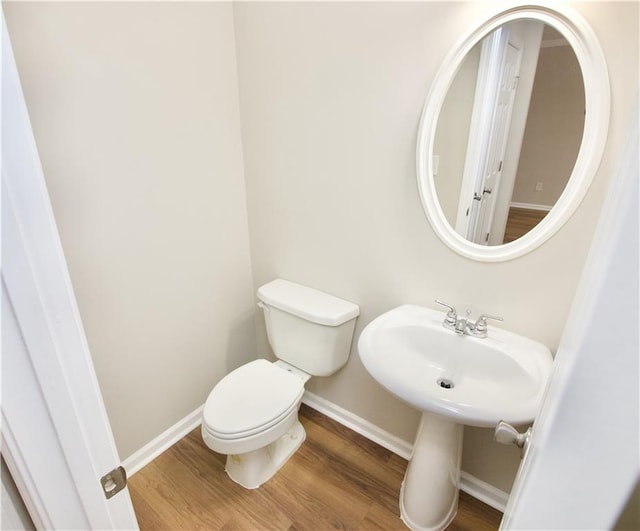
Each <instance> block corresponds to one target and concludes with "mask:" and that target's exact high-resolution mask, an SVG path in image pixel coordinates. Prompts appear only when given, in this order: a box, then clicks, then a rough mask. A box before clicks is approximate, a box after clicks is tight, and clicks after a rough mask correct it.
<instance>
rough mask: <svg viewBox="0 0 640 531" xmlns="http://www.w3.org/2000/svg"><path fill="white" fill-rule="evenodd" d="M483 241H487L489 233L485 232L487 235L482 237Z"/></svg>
mask: <svg viewBox="0 0 640 531" xmlns="http://www.w3.org/2000/svg"><path fill="white" fill-rule="evenodd" d="M484 241H485V242H488V241H489V233H488V232H487V235H486V236H485V237H484Z"/></svg>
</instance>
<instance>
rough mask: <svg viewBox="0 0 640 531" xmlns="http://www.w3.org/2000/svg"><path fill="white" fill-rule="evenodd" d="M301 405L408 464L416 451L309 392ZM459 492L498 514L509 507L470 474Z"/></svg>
mask: <svg viewBox="0 0 640 531" xmlns="http://www.w3.org/2000/svg"><path fill="white" fill-rule="evenodd" d="M302 402H303V403H304V404H306V405H307V406H309V407H310V408H313V409H315V410H316V411H319V412H320V413H322V414H323V415H326V416H327V417H329V418H331V419H333V420H335V421H336V422H339V423H340V424H342V425H343V426H346V427H347V428H350V429H352V430H353V431H355V432H356V433H359V434H360V435H362V436H364V437H366V438H367V439H369V440H371V441H373V442H375V443H377V444H379V445H380V446H382V447H383V448H386V449H387V450H389V451H391V452H393V453H394V454H396V455H399V456H400V457H402V458H404V459H407V460H408V459H409V458H410V456H411V452H412V448H413V445H412V444H411V443H409V442H407V441H404V440H402V439H400V438H399V437H396V436H395V435H392V434H390V433H389V432H387V431H385V430H383V429H381V428H379V427H378V426H376V425H375V424H372V423H371V422H369V421H368V420H365V419H363V418H361V417H358V416H357V415H355V414H353V413H351V412H350V411H347V410H346V409H344V408H341V407H340V406H338V405H336V404H334V403H333V402H329V401H328V400H326V399H325V398H322V397H320V396H318V395H315V394H313V393H310V392H309V391H305V393H304V396H303V397H302ZM460 489H461V490H463V491H464V492H466V493H467V494H469V495H470V496H473V497H474V498H477V499H478V500H480V501H481V502H483V503H486V504H487V505H489V506H491V507H493V508H494V509H497V510H498V511H501V512H504V510H505V507H506V506H507V499H508V498H509V495H508V494H507V493H506V492H503V491H501V490H500V489H497V488H496V487H494V486H493V485H489V484H488V483H486V482H484V481H482V480H480V479H478V478H476V477H475V476H472V475H471V474H468V473H467V472H462V473H461V475H460Z"/></svg>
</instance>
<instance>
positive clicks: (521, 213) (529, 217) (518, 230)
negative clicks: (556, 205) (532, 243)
mask: <svg viewBox="0 0 640 531" xmlns="http://www.w3.org/2000/svg"><path fill="white" fill-rule="evenodd" d="M547 214H548V212H546V211H544V210H532V209H529V208H517V207H511V208H510V209H509V216H508V218H507V227H506V229H505V232H504V240H503V242H504V243H509V242H512V241H514V240H517V239H518V238H520V236H524V235H525V234H526V233H527V232H529V231H530V230H531V229H532V228H533V227H535V226H536V225H537V224H538V223H540V222H541V221H542V219H543V218H544V217H545V216H546V215H547Z"/></svg>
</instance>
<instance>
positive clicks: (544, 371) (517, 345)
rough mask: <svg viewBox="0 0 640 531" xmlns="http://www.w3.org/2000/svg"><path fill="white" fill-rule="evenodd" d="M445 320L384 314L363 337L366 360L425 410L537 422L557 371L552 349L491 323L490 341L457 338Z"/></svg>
mask: <svg viewBox="0 0 640 531" xmlns="http://www.w3.org/2000/svg"><path fill="white" fill-rule="evenodd" d="M443 319H444V314H443V312H441V311H436V310H431V309H429V308H422V307H420V306H412V305H405V306H400V307H398V308H395V309H393V310H391V311H389V312H387V313H385V314H383V315H381V316H380V317H378V318H377V319H375V320H374V321H372V322H371V323H370V324H369V325H368V326H367V327H366V328H365V330H364V331H363V332H362V334H361V335H360V339H359V342H358V351H359V353H360V358H361V360H362V363H363V364H364V366H365V367H366V369H367V371H369V373H370V374H371V376H373V377H374V378H375V379H376V380H377V381H378V382H379V383H380V384H381V385H382V386H383V387H385V388H386V389H387V390H388V391H390V392H391V393H393V394H394V395H396V396H397V397H398V398H401V399H402V400H404V401H405V402H408V403H409V404H411V405H412V406H413V407H415V408H417V409H419V410H421V411H429V412H431V413H435V414H438V415H442V416H444V417H448V418H451V419H453V420H455V421H457V422H459V423H462V424H468V425H471V426H479V427H494V426H495V425H496V424H497V423H498V422H500V421H501V420H504V421H506V422H508V423H510V424H527V423H529V422H532V421H533V419H534V417H535V415H536V413H537V411H538V408H539V406H540V403H541V400H542V395H543V393H544V389H545V385H546V382H547V379H548V377H549V375H550V373H551V365H552V357H551V352H550V351H549V349H548V348H547V347H546V346H544V345H542V344H541V343H537V342H535V341H532V340H531V339H527V338H525V337H522V336H519V335H517V334H514V333H511V332H507V331H506V330H501V329H499V328H495V327H491V326H490V327H489V335H488V337H486V338H484V339H479V338H475V337H472V336H468V335H457V334H456V333H454V332H453V331H452V330H448V329H446V328H444V327H443V326H442V321H443Z"/></svg>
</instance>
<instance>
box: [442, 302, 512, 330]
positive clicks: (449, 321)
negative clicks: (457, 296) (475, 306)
mask: <svg viewBox="0 0 640 531" xmlns="http://www.w3.org/2000/svg"><path fill="white" fill-rule="evenodd" d="M435 302H436V303H437V304H440V305H441V306H444V307H445V308H448V311H447V315H446V316H445V318H444V321H443V323H442V326H444V327H445V328H447V329H448V330H453V331H454V332H455V333H456V334H459V335H467V336H472V337H477V338H479V339H482V338H485V337H487V319H493V320H494V321H504V319H503V318H502V317H498V316H494V315H486V314H482V315H481V316H480V317H478V319H477V320H476V322H475V323H472V322H471V321H469V315H471V310H467V312H466V313H467V316H466V317H460V318H458V312H457V311H456V309H455V308H454V307H453V306H451V305H450V304H447V303H446V302H442V301H439V300H438V299H436V300H435Z"/></svg>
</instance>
